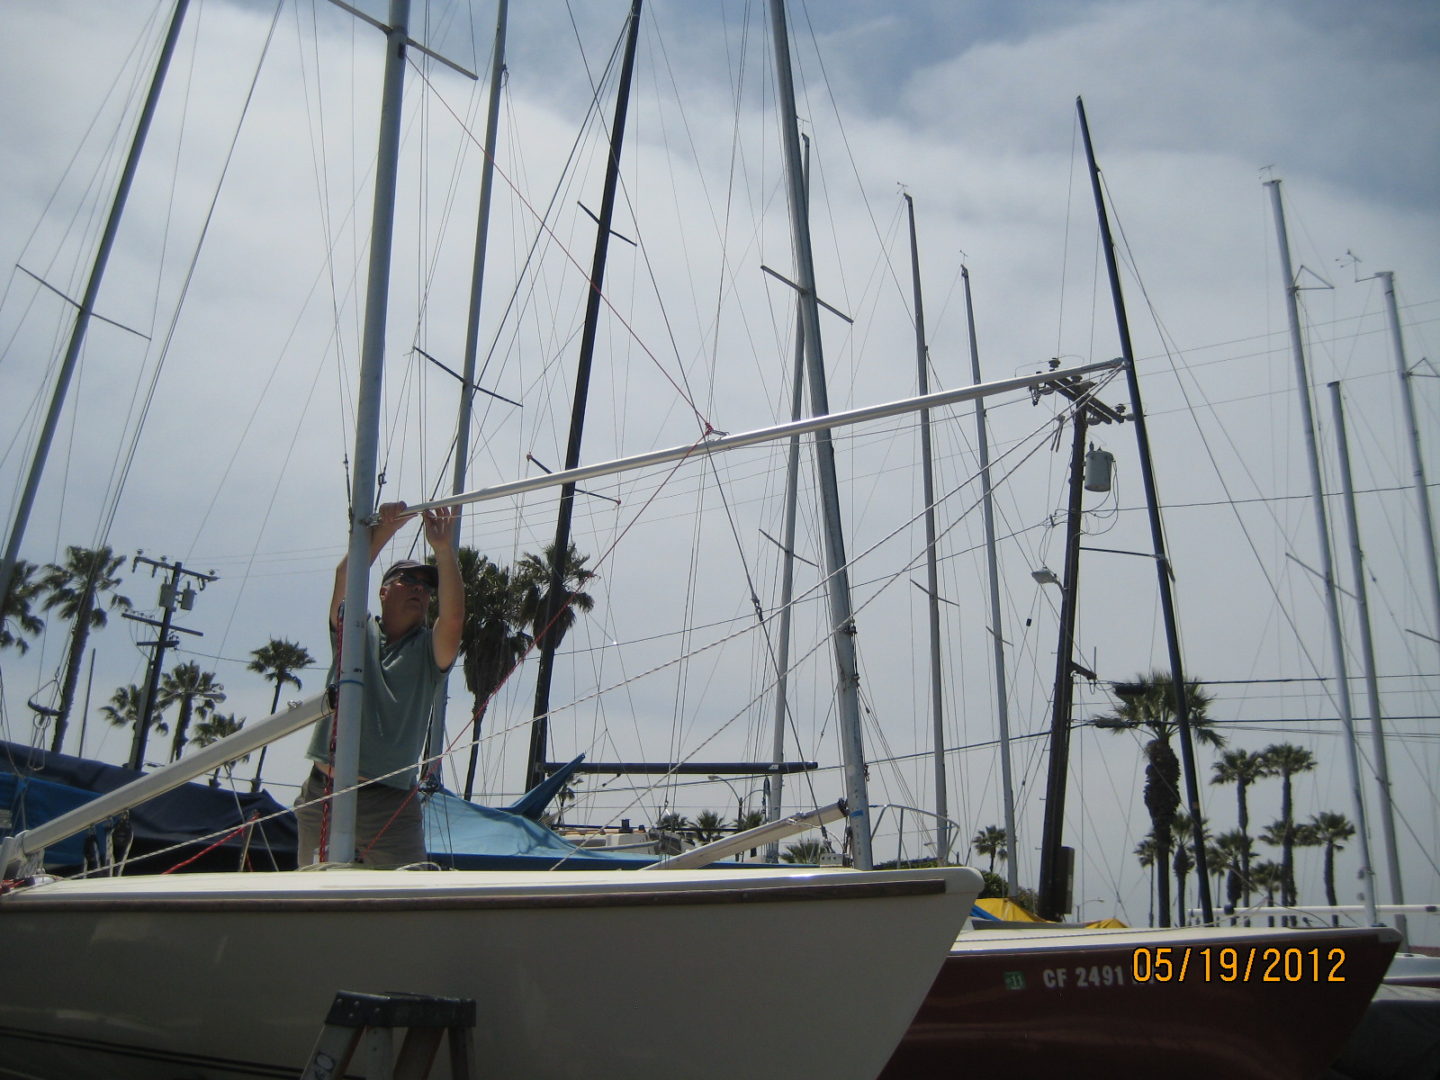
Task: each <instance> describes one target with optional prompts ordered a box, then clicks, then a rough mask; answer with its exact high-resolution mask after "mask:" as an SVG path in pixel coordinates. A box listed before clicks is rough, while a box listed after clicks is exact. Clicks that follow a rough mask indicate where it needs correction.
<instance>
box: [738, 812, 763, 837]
mask: <svg viewBox="0 0 1440 1080" xmlns="http://www.w3.org/2000/svg"><path fill="white" fill-rule="evenodd" d="M764 824H765V811H764V810H746V811H745V812H744V813H743V814H741V815H739V816H738V817H737V818H736V819H735V831H736V832H746V831H747V830H749V829H758V828H759V827H760V826H761V825H764Z"/></svg>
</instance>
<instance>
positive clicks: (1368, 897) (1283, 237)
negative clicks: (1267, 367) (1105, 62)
mask: <svg viewBox="0 0 1440 1080" xmlns="http://www.w3.org/2000/svg"><path fill="white" fill-rule="evenodd" d="M1265 186H1266V187H1268V188H1269V189H1270V199H1271V205H1272V206H1273V208H1274V211H1275V231H1276V235H1277V238H1278V240H1279V244H1280V269H1281V272H1282V273H1283V274H1284V275H1285V303H1286V310H1287V312H1288V314H1289V317H1290V350H1291V353H1292V356H1293V358H1294V361H1295V382H1296V388H1297V389H1298V390H1299V392H1300V415H1301V418H1302V419H1303V421H1304V425H1305V450H1306V457H1307V461H1308V464H1309V467H1310V490H1311V496H1312V499H1313V502H1314V508H1315V531H1316V533H1317V536H1316V539H1317V541H1318V542H1319V545H1320V573H1321V576H1322V578H1323V579H1324V582H1325V611H1326V615H1327V616H1328V619H1329V623H1330V647H1331V651H1332V652H1333V654H1334V663H1335V696H1336V701H1337V704H1338V706H1339V709H1340V721H1341V724H1342V725H1343V727H1344V729H1345V759H1346V762H1347V763H1348V765H1349V772H1350V795H1351V799H1352V800H1353V801H1354V804H1355V831H1356V832H1357V833H1358V834H1359V839H1360V884H1361V890H1362V893H1363V895H1364V899H1365V911H1366V915H1367V918H1368V919H1369V921H1370V923H1371V925H1374V923H1375V919H1376V916H1375V871H1374V868H1373V866H1372V865H1371V863H1370V837H1369V830H1368V828H1367V827H1366V824H1365V797H1364V792H1363V790H1362V786H1361V783H1360V762H1359V760H1358V756H1357V751H1356V749H1355V718H1354V716H1353V715H1352V714H1351V711H1350V682H1349V677H1348V675H1347V674H1346V665H1345V638H1344V636H1343V632H1342V630H1341V626H1340V600H1339V597H1338V595H1337V594H1336V590H1335V564H1334V560H1333V558H1332V556H1331V553H1330V525H1329V522H1328V520H1327V517H1326V513H1325V489H1324V487H1323V486H1322V481H1321V479H1320V452H1319V450H1318V448H1317V446H1316V439H1315V411H1314V408H1313V407H1312V406H1311V403H1310V374H1309V371H1308V370H1307V369H1306V366H1305V346H1304V343H1303V341H1302V339H1301V336H1300V301H1299V298H1298V295H1299V292H1300V286H1299V285H1298V284H1297V283H1296V281H1295V272H1294V270H1293V269H1292V268H1291V263H1290V236H1289V233H1288V232H1287V231H1286V229H1285V207H1284V206H1283V205H1282V203H1281V201H1280V181H1279V180H1267V181H1265Z"/></svg>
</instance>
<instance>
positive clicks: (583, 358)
mask: <svg viewBox="0 0 1440 1080" xmlns="http://www.w3.org/2000/svg"><path fill="white" fill-rule="evenodd" d="M640 5H641V0H631V4H630V23H629V27H628V29H627V34H626V38H625V57H624V60H623V62H622V64H621V67H620V82H619V85H618V86H617V88H616V91H615V117H614V122H613V123H612V125H611V128H610V152H609V154H608V156H607V161H606V168H605V191H604V194H603V195H602V196H601V200H600V214H599V218H598V219H597V220H598V228H599V233H598V235H597V236H596V237H595V257H594V260H593V262H592V263H591V266H590V295H589V299H588V302H587V304H586V307H585V326H584V329H583V331H582V333H581V338H580V362H579V365H578V366H577V368H576V371H575V399H574V401H573V402H572V403H571V410H570V440H569V445H568V446H567V448H566V450H565V468H566V469H573V468H575V467H576V466H577V465H579V464H580V440H581V437H582V436H583V434H584V431H585V405H586V401H587V400H588V398H589V395H590V367H591V361H592V358H593V357H594V355H595V333H596V329H597V327H598V326H599V322H600V302H601V298H602V295H603V292H602V290H603V288H604V284H605V259H606V255H607V254H608V252H609V250H610V222H611V219H612V217H613V216H614V211H615V190H616V187H617V185H618V183H619V178H620V148H621V146H622V145H623V143H624V141H625V117H626V114H627V113H628V111H629V107H630V80H631V76H632V75H633V73H634V71H635V45H636V41H637V40H638V38H639V34H640ZM574 513H575V485H574V484H573V483H567V484H565V485H564V486H563V487H562V488H561V489H560V512H559V514H558V515H557V519H556V522H555V544H554V546H553V547H552V548H551V551H550V554H551V562H550V588H549V592H548V594H547V602H546V605H545V611H544V612H543V613H542V615H541V617H540V622H539V624H538V625H539V630H538V633H539V637H540V659H539V662H538V665H537V667H536V669H535V709H534V711H533V712H532V713H531V715H532V717H533V719H532V720H531V723H530V755H529V759H528V764H527V765H526V770H525V787H526V789H527V790H528V789H529V788H532V787H534V786H535V785H536V784H538V783H540V781H541V780H543V779H545V761H546V758H547V756H548V754H549V744H550V739H549V731H550V684H551V681H552V680H553V678H554V669H555V638H556V634H555V632H554V623H555V620H556V619H557V618H558V617H559V615H560V613H561V612H562V611H563V610H564V607H565V603H564V600H563V599H562V597H563V594H564V591H565V576H566V573H567V572H568V570H569V569H570V558H569V556H570V525H571V519H572V517H573V516H574Z"/></svg>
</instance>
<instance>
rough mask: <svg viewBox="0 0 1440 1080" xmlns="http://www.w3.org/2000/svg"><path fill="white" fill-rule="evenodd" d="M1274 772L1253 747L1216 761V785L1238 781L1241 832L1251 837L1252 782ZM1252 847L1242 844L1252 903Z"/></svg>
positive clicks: (1244, 875) (1247, 900)
mask: <svg viewBox="0 0 1440 1080" xmlns="http://www.w3.org/2000/svg"><path fill="white" fill-rule="evenodd" d="M1269 775H1270V766H1269V765H1267V764H1266V762H1265V755H1264V754H1263V753H1252V752H1251V751H1249V750H1226V751H1225V752H1224V753H1223V754H1221V755H1220V760H1219V761H1217V762H1215V765H1214V774H1213V775H1212V776H1211V777H1210V782H1211V783H1212V784H1234V785H1235V802H1236V808H1237V810H1238V811H1239V818H1238V820H1239V822H1240V832H1241V833H1242V834H1243V835H1244V836H1245V837H1246V838H1247V839H1248V838H1249V836H1250V803H1249V798H1248V795H1247V792H1248V790H1249V787H1250V785H1251V784H1253V783H1255V781H1256V780H1262V779H1264V778H1265V777H1267V776H1269ZM1249 851H1250V849H1249V847H1247V846H1242V847H1241V848H1240V850H1239V854H1240V859H1241V865H1240V874H1241V877H1242V878H1244V880H1245V903H1247V904H1248V903H1250V854H1249Z"/></svg>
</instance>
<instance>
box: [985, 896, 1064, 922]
mask: <svg viewBox="0 0 1440 1080" xmlns="http://www.w3.org/2000/svg"><path fill="white" fill-rule="evenodd" d="M975 906H976V907H978V908H980V909H982V910H984V911H987V912H989V913H990V914H991V915H993V916H995V918H997V919H1000V920H1002V921H1004V922H1037V923H1038V922H1045V921H1046V920H1044V919H1041V918H1038V917H1037V916H1035V915H1033V914H1031V913H1030V912H1028V911H1026V910H1025V909H1024V908H1023V907H1021V906H1020V905H1019V904H1017V903H1015V901H1014V900H1010V899H1007V898H1006V897H1003V896H987V897H985V898H984V899H983V900H976V901H975Z"/></svg>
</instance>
